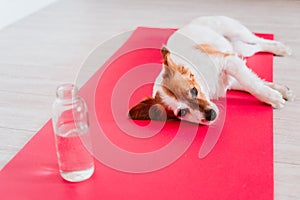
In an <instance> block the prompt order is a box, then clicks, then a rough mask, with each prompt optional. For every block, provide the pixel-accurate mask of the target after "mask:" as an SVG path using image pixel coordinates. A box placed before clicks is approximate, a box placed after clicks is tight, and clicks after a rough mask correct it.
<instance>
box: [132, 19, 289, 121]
mask: <svg viewBox="0 0 300 200" xmlns="http://www.w3.org/2000/svg"><path fill="white" fill-rule="evenodd" d="M257 52H270V53H273V54H275V55H279V56H284V55H287V54H290V50H289V48H287V47H286V46H285V45H283V44H282V43H280V42H277V41H272V40H266V39H262V38H259V37H257V36H255V35H254V34H253V33H252V32H250V31H249V30H248V29H247V28H246V27H245V26H243V25H242V24H240V23H239V22H238V21H236V20H234V19H231V18H228V17H224V16H212V17H200V18H197V19H195V20H193V21H192V22H191V23H189V24H188V25H186V26H184V27H182V28H180V29H179V30H177V31H176V32H175V33H174V34H172V35H171V37H170V38H169V39H168V42H167V44H166V46H164V47H162V49H161V53H162V56H163V67H162V71H161V72H160V74H159V75H158V77H157V78H156V80H155V84H154V87H153V96H152V97H148V98H146V99H144V100H143V101H141V102H140V103H138V104H137V105H135V106H134V107H133V108H131V109H130V111H129V116H130V117H131V118H132V119H154V120H165V119H180V120H185V121H189V122H193V123H198V124H204V125H210V124H212V123H213V122H214V121H216V119H217V117H218V114H219V110H218V107H217V106H216V104H215V103H213V102H212V100H214V99H218V98H220V97H225V94H226V91H227V90H228V89H232V90H242V91H247V92H249V93H251V94H252V95H254V96H255V97H256V98H257V99H259V100H261V101H263V102H265V103H267V104H270V105H272V106H273V107H274V108H281V107H283V106H284V104H285V101H286V100H293V98H294V95H293V93H292V92H291V90H289V89H288V87H286V86H283V85H279V84H275V83H271V82H267V81H264V80H262V79H260V78H259V77H258V76H257V75H256V74H255V73H253V72H252V71H251V70H250V69H249V68H248V67H247V65H246V62H245V61H244V60H243V59H242V58H243V57H249V56H251V55H253V54H255V53H257Z"/></svg>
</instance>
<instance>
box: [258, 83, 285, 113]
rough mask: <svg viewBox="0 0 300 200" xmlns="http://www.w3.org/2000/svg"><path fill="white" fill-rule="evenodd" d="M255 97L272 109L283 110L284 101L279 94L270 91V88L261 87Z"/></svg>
mask: <svg viewBox="0 0 300 200" xmlns="http://www.w3.org/2000/svg"><path fill="white" fill-rule="evenodd" d="M256 97H258V99H260V100H261V101H263V102H265V103H267V104H270V105H271V106H272V107H273V108H283V107H284V104H285V100H284V98H283V96H282V94H281V92H279V91H277V90H275V89H272V88H271V87H267V86H266V87H262V88H261V90H259V92H258V93H257V94H256Z"/></svg>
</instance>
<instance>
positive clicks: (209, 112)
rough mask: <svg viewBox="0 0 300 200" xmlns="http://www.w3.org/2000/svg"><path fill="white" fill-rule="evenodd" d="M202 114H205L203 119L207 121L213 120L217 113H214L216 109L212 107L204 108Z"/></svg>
mask: <svg viewBox="0 0 300 200" xmlns="http://www.w3.org/2000/svg"><path fill="white" fill-rule="evenodd" d="M204 115H205V119H206V120H207V121H213V120H215V119H216V117H217V113H216V111H215V110H214V109H207V110H204Z"/></svg>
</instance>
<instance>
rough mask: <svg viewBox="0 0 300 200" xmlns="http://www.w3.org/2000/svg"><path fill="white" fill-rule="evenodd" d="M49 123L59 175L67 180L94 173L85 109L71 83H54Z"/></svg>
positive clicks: (78, 179) (82, 177)
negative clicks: (53, 135)
mask: <svg viewBox="0 0 300 200" xmlns="http://www.w3.org/2000/svg"><path fill="white" fill-rule="evenodd" d="M52 124H53V129H54V134H55V141H56V152H57V157H58V165H59V171H60V175H61V176H62V177H63V178H64V179H65V180H67V181H70V182H79V181H83V180H86V179H88V178H90V177H91V176H92V174H93V173H94V160H93V157H92V156H91V154H90V153H89V151H88V150H87V149H86V146H87V145H88V146H90V135H89V122H88V111H87V106H86V103H85V101H84V100H83V99H82V98H81V97H80V96H79V95H78V90H77V87H76V86H75V85H73V84H62V85H60V86H58V87H57V90H56V99H55V101H54V103H53V114H52Z"/></svg>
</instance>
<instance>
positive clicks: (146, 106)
mask: <svg viewBox="0 0 300 200" xmlns="http://www.w3.org/2000/svg"><path fill="white" fill-rule="evenodd" d="M161 53H162V56H163V71H162V80H161V83H160V84H159V85H156V87H157V88H158V89H157V91H156V94H155V97H148V98H146V99H144V100H143V101H141V102H140V103H138V104H137V105H135V106H134V107H132V108H131V109H130V111H129V116H130V117H131V118H132V119H138V120H146V119H153V120H166V119H179V120H185V121H189V122H193V123H198V124H204V125H209V124H212V123H213V122H214V121H215V120H216V119H217V115H218V113H219V111H218V108H217V106H216V105H215V104H214V103H213V102H211V101H210V99H209V96H208V94H206V93H205V92H204V90H203V86H201V85H199V82H198V81H197V79H196V77H195V74H193V73H192V72H191V71H190V70H189V68H188V67H185V66H183V65H179V64H176V63H175V62H174V61H173V60H172V59H171V56H170V55H171V53H170V52H169V50H168V49H167V48H166V47H163V48H162V49H161Z"/></svg>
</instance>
